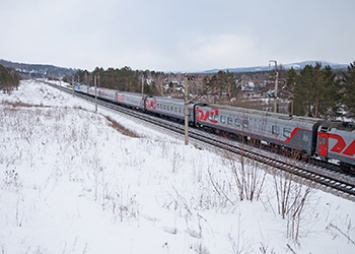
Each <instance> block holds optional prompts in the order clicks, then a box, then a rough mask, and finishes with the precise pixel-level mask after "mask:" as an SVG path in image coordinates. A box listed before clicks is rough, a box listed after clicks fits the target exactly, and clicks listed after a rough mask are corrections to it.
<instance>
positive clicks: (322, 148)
mask: <svg viewBox="0 0 355 254" xmlns="http://www.w3.org/2000/svg"><path fill="white" fill-rule="evenodd" d="M328 145H329V140H328V134H327V133H324V132H318V155H319V156H323V157H328Z"/></svg>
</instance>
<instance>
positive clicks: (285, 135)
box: [284, 128, 291, 138]
mask: <svg viewBox="0 0 355 254" xmlns="http://www.w3.org/2000/svg"><path fill="white" fill-rule="evenodd" d="M284 137H286V138H289V137H291V129H290V128H284Z"/></svg>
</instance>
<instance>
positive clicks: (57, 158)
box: [0, 81, 355, 254]
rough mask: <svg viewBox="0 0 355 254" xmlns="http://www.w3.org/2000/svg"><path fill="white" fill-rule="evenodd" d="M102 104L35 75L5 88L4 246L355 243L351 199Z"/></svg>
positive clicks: (295, 247) (237, 249) (0, 98)
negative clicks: (14, 88) (275, 173)
mask: <svg viewBox="0 0 355 254" xmlns="http://www.w3.org/2000/svg"><path fill="white" fill-rule="evenodd" d="M93 110H94V106H93V105H92V104H90V103H88V102H85V101H83V100H81V99H79V98H73V97H72V96H71V95H68V94H65V93H63V92H60V91H58V90H56V89H54V88H51V87H49V86H47V85H45V84H43V83H40V82H35V81H22V82H21V85H20V87H19V89H18V91H15V92H14V93H13V94H11V95H10V96H9V95H5V94H0V253H1V254H19V253H26V254H32V253H34V254H42V253H43V254H44V253H53V254H57V253H58V254H66V253H78V254H79V253H80V254H83V253H95V254H96V253H136V254H137V253H152V254H159V253H162V254H173V253H176V254H181V253H201V254H202V253H204V254H207V253H211V254H212V253H215V254H224V253H232V254H236V253H240V254H242V253H270V254H273V253H277V254H283V253H297V254H299V253H305V254H306V253H307V254H309V253H313V254H316V253H322V254H325V253H329V254H330V253H332V254H334V253H341V254H344V253H355V203H354V202H351V201H347V200H344V199H341V198H338V197H335V196H333V195H331V194H327V193H324V192H321V191H318V190H313V189H309V188H307V187H306V186H302V185H300V184H298V183H294V182H291V181H289V179H290V176H287V175H278V176H273V175H269V174H265V173H264V170H263V167H264V166H262V165H258V164H257V163H255V162H253V161H246V160H242V159H241V158H238V157H236V156H233V158H231V157H230V156H229V155H228V154H224V155H223V154H220V153H216V152H214V151H207V150H205V149H202V150H200V149H197V148H196V147H195V146H194V144H193V142H191V144H190V145H189V146H185V145H184V140H183V137H181V139H177V138H176V137H171V136H168V135H167V134H164V133H162V132H161V131H156V130H153V129H146V127H145V125H144V124H142V123H139V122H135V121H133V120H130V119H127V118H125V117H124V116H122V115H119V114H116V113H114V112H112V111H110V110H105V109H103V108H99V113H98V114H95V113H94V112H93ZM107 117H109V119H111V120H109V119H108V118H107ZM113 121H116V122H117V123H119V124H121V125H123V126H124V127H126V128H127V129H130V130H132V131H134V132H135V133H136V137H131V136H127V135H123V134H122V133H120V132H119V131H117V130H116V129H115V128H113V127H112V122H113ZM283 186H287V188H285V189H282V188H283ZM283 190H287V191H283ZM283 194H285V195H283ZM287 194H288V196H287ZM282 200H283V201H284V202H281V201H282ZM282 204H284V207H285V209H284V210H282V209H281V207H282ZM282 211H284V212H283V213H282ZM282 215H283V216H282Z"/></svg>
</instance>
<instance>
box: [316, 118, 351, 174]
mask: <svg viewBox="0 0 355 254" xmlns="http://www.w3.org/2000/svg"><path fill="white" fill-rule="evenodd" d="M317 155H318V156H319V157H320V158H321V159H322V160H329V159H334V160H338V161H340V165H341V166H342V167H343V168H344V169H348V170H351V171H353V172H355V123H350V122H339V121H336V122H323V123H322V124H321V125H320V126H319V128H318V142H317Z"/></svg>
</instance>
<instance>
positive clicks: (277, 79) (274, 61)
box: [269, 60, 279, 113]
mask: <svg viewBox="0 0 355 254" xmlns="http://www.w3.org/2000/svg"><path fill="white" fill-rule="evenodd" d="M271 62H273V63H275V70H276V75H275V91H274V95H275V99H274V112H275V113H276V112H277V98H278V97H277V89H278V82H279V72H278V71H277V61H276V60H270V61H269V66H270V63H271Z"/></svg>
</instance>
